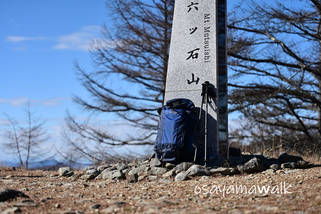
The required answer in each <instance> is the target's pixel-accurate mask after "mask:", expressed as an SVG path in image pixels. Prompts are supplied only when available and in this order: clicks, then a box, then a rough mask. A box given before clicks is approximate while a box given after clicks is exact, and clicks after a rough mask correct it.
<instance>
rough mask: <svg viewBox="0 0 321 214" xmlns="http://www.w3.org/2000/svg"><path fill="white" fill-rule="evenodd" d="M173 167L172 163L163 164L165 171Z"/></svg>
mask: <svg viewBox="0 0 321 214" xmlns="http://www.w3.org/2000/svg"><path fill="white" fill-rule="evenodd" d="M175 166H176V165H175V164H173V163H166V164H165V168H166V169H173V168H174V167H175Z"/></svg>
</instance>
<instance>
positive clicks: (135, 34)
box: [63, 0, 174, 161]
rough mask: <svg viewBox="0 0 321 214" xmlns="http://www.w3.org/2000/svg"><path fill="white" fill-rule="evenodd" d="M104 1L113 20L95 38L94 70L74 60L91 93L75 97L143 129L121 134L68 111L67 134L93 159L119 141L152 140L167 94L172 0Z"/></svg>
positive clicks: (141, 142)
mask: <svg viewBox="0 0 321 214" xmlns="http://www.w3.org/2000/svg"><path fill="white" fill-rule="evenodd" d="M106 6H107V9H108V11H109V16H110V18H112V21H113V25H112V26H107V25H104V26H103V27H102V38H100V39H97V40H95V41H93V45H92V59H93V63H94V65H95V66H94V69H93V71H91V72H90V71H85V70H83V69H82V68H81V65H80V64H79V63H78V62H76V63H75V68H76V70H77V76H78V78H79V80H80V82H81V83H82V85H83V86H84V87H85V89H86V90H87V91H88V93H89V95H90V98H83V97H81V96H79V95H76V96H74V101H75V102H76V103H77V104H78V105H79V106H80V107H82V108H83V109H84V110H85V111H86V112H89V113H91V115H93V114H104V115H110V116H112V115H114V116H115V115H116V116H117V117H118V118H120V119H122V120H124V121H127V124H128V125H131V126H132V127H135V128H140V129H141V131H139V133H140V134H134V135H130V134H128V132H127V131H128V130H124V134H123V136H126V135H127V138H126V139H124V138H119V137H118V136H115V135H114V134H112V133H108V130H106V129H101V128H97V127H94V126H93V124H92V123H90V122H89V121H86V122H83V123H82V122H81V121H79V120H77V119H76V118H75V117H73V116H71V115H70V114H69V113H68V115H67V117H66V124H67V125H66V129H65V130H64V133H63V138H64V140H65V141H66V142H67V143H68V145H69V146H71V148H73V149H74V150H75V151H78V152H79V153H80V154H81V155H82V156H83V157H87V158H88V159H91V160H95V161H97V159H99V160H101V159H102V158H103V156H106V157H108V156H109V155H110V154H111V153H112V152H111V148H112V147H115V146H116V147H117V146H123V145H151V144H153V141H152V140H151V136H153V135H154V134H155V133H156V132H155V130H156V126H157V122H158V115H157V109H158V108H159V107H160V106H162V104H163V99H164V92H165V81H166V73H167V63H168V54H169V43H170V36H171V27H172V19H173V8H174V0H153V1H143V0H115V1H108V2H106ZM112 117H113V116H112ZM79 138H80V139H81V140H80V141H79ZM77 139H78V140H77ZM86 144H87V145H88V144H91V145H90V146H86ZM106 146H107V147H108V149H106V148H105V147H106ZM99 148H104V149H99ZM98 153H99V155H97V154H98ZM93 154H96V156H93Z"/></svg>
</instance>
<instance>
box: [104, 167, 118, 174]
mask: <svg viewBox="0 0 321 214" xmlns="http://www.w3.org/2000/svg"><path fill="white" fill-rule="evenodd" d="M114 170H116V167H114V166H110V167H108V168H105V169H104V170H103V171H102V172H101V173H102V174H103V173H106V172H110V171H114Z"/></svg>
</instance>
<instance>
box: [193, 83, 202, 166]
mask: <svg viewBox="0 0 321 214" xmlns="http://www.w3.org/2000/svg"><path fill="white" fill-rule="evenodd" d="M202 86H203V84H202ZM201 96H202V103H201V107H200V110H199V114H198V125H197V136H196V141H197V145H195V144H194V145H193V146H194V148H195V153H194V163H196V156H197V148H198V145H199V142H198V141H199V136H200V130H201V123H200V122H201V118H202V110H203V104H204V98H205V94H204V87H202V94H201Z"/></svg>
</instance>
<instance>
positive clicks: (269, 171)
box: [264, 169, 275, 175]
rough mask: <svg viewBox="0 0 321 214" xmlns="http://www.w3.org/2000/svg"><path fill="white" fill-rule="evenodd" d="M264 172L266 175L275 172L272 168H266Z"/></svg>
mask: <svg viewBox="0 0 321 214" xmlns="http://www.w3.org/2000/svg"><path fill="white" fill-rule="evenodd" d="M264 173H265V174H268V175H272V174H275V170H274V169H267V170H266V171H265V172H264Z"/></svg>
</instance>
